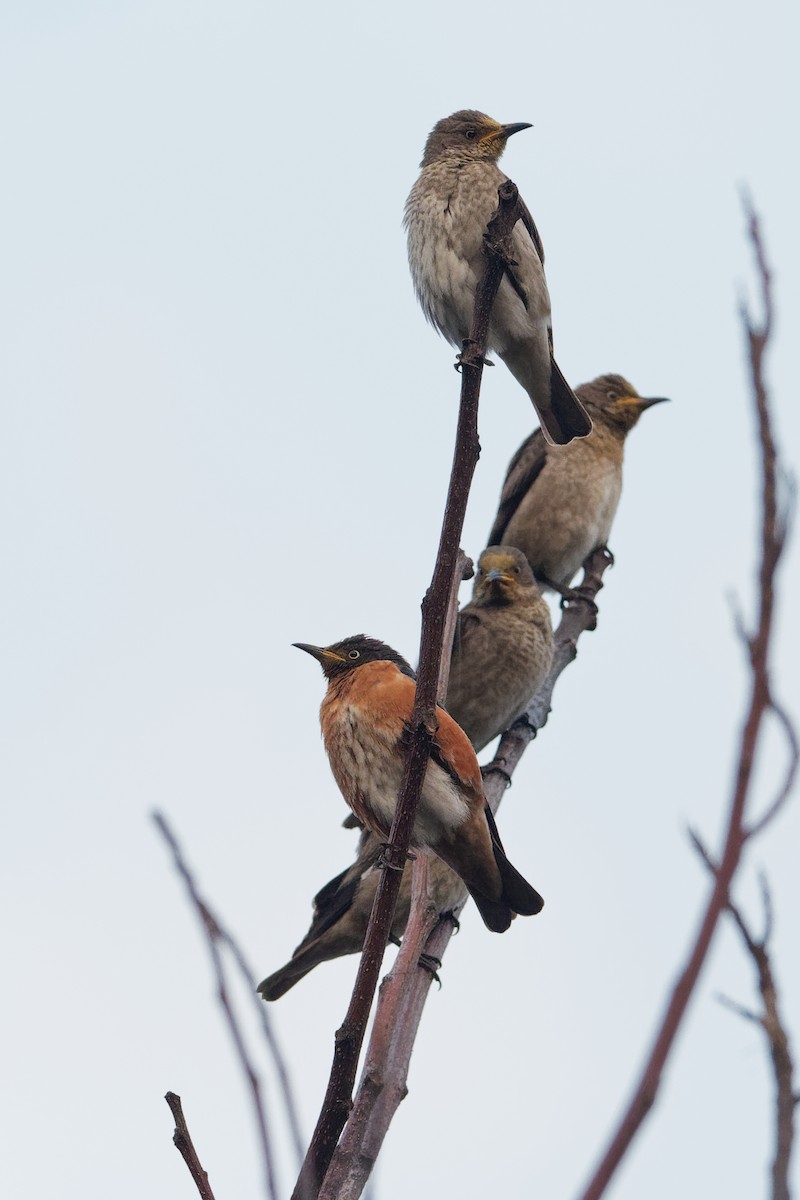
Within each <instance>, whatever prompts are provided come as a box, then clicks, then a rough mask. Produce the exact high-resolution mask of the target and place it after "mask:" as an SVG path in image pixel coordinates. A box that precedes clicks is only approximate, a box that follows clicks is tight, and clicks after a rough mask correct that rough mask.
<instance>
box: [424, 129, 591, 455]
mask: <svg viewBox="0 0 800 1200" xmlns="http://www.w3.org/2000/svg"><path fill="white" fill-rule="evenodd" d="M521 129H530V125H528V124H526V123H519V124H516V125H499V124H498V123H497V121H493V120H492V119H491V118H490V117H487V116H486V115H485V114H484V113H480V112H473V111H471V110H465V111H462V112H457V113H453V115H452V116H451V117H446V118H445V119H444V120H442V121H439V122H438V123H437V124H436V125H434V127H433V129H432V130H431V133H430V135H429V136H428V140H427V142H426V145H425V153H424V155H423V157H422V162H421V164H420V165H421V167H422V173H421V174H420V176H419V179H418V180H417V182H416V183H415V184H414V186H413V188H412V189H411V193H410V195H409V197H408V200H407V201H406V208H405V226H406V230H407V232H408V261H409V266H410V267H411V275H412V278H413V281H414V288H415V290H416V293H417V299H418V300H419V302H420V305H421V306H422V310H423V312H424V313H425V316H426V317H427V318H428V320H429V321H430V322H431V324H432V325H434V326H435V327H436V328H437V329H438V330H439V332H440V333H441V334H443V335H444V337H446V338H447V339H448V341H450V342H452V343H453V344H454V345H455V346H458V347H459V348H460V347H461V344H462V343H463V341H464V340H465V339H466V338H468V337H469V333H470V328H471V325H472V311H473V307H474V303H475V289H476V288H477V286H478V283H479V282H480V280H481V278H482V277H483V273H484V268H485V261H486V259H485V255H484V253H483V235H484V232H485V230H486V226H487V223H488V221H489V219H490V217H491V216H492V213H493V212H494V211H495V209H496V208H497V204H498V198H497V190H498V188H499V187H500V185H501V184H502V183H505V181H506V176H505V175H504V174H503V172H502V171H501V170H500V168H499V167H498V165H497V160H498V158H499V157H500V155H501V154H502V153H503V151H504V150H505V147H506V142H507V141H508V139H509V138H510V137H511V135H512V134H514V133H518V132H519V131H520V130H521ZM520 204H521V206H522V217H521V220H520V221H518V222H517V224H516V226H515V228H514V230H513V232H512V235H511V244H512V254H513V262H509V263H508V265H507V267H506V270H505V274H504V276H503V279H502V281H501V283H500V288H499V290H498V293H497V298H496V300H495V302H494V307H493V308H492V315H491V322H490V326H489V342H488V349H489V350H496V351H497V353H498V354H499V356H500V358H502V360H503V362H504V363H505V364H506V366H507V367H508V369H509V371H510V372H511V374H512V375H513V376H514V378H515V379H516V380H517V381H518V382H519V383H520V384H522V386H523V387H524V388H525V391H526V392H527V393H528V395H529V396H530V398H531V401H532V402H533V406H534V408H535V409H536V412H537V413H538V415H539V420H540V421H541V424H542V429H543V430H544V435H545V437H546V438H547V440H548V441H552V442H554V443H557V444H559V445H563V444H565V443H567V442H570V441H572V439H573V438H578V437H584V436H585V435H586V434H587V433H589V431H590V429H591V427H592V423H591V421H590V419H589V417H588V416H587V414H586V410H585V409H584V408H583V406H582V405H581V403H580V401H579V400H578V399H577V398H576V396H575V393H574V392H573V391H572V389H571V388H570V386H569V384H568V383H567V381H566V380H565V379H564V376H563V375H562V374H561V372H560V370H559V369H558V367H557V366H556V362H555V359H554V358H553V331H552V326H551V322H550V296H549V293H548V291H547V283H546V281H545V277H544V249H543V248H542V241H541V238H540V237H539V233H538V230H537V229H536V226H535V225H534V223H533V217H532V216H531V214H530V213H529V212H528V209H527V208H526V207H525V205H524V203H523V202H522V200H520Z"/></svg>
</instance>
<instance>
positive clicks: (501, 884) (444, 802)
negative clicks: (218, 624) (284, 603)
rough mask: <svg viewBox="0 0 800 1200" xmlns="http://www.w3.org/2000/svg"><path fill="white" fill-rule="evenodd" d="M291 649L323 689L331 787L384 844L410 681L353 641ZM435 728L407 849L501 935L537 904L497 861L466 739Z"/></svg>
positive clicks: (381, 649) (399, 771)
mask: <svg viewBox="0 0 800 1200" xmlns="http://www.w3.org/2000/svg"><path fill="white" fill-rule="evenodd" d="M295 644H296V645H297V648H298V649H299V650H305V651H306V653H308V654H311V655H312V656H313V657H314V658H316V659H317V661H318V662H319V664H320V666H321V667H322V671H323V674H324V675H325V678H326V679H327V680H328V690H327V692H326V694H325V698H324V700H323V701H322V706H321V708H320V723H321V725H322V738H323V741H324V743H325V749H326V751H327V753H328V760H329V762H330V765H331V770H332V771H333V775H334V778H335V779H336V782H337V783H338V785H339V788H340V790H341V792H342V795H343V796H344V798H345V800H346V801H347V803H348V804H349V805H350V807H351V809H352V810H353V812H354V813H355V815H356V816H357V817H358V819H359V820H360V821H361V822H362V824H364V825H365V826H366V827H367V828H368V829H371V830H372V832H373V833H375V834H377V835H378V837H382V838H384V839H386V837H387V836H388V834H389V831H390V828H391V824H392V819H393V817H394V813H395V807H396V804H397V796H398V793H399V791H400V785H401V782H402V777H403V768H404V764H405V751H404V744H403V743H404V733H405V730H406V725H407V722H408V721H409V720H410V717H411V711H412V708H413V705H414V695H415V691H416V684H415V682H414V672H413V671H412V670H411V667H410V666H409V665H408V663H407V662H406V661H405V659H404V658H402V657H401V656H400V655H399V654H398V653H397V652H396V651H395V650H392V649H391V647H390V646H387V645H386V644H385V643H384V642H379V641H376V640H375V639H374V638H368V637H364V636H363V635H357V636H356V637H350V638H346V639H345V640H344V641H341V642H336V643H335V644H334V645H332V646H324V647H323V646H310V645H307V644H305V643H301V642H298V643H295ZM436 718H437V721H438V729H437V731H436V734H435V736H434V739H433V747H432V750H431V757H430V760H429V762H428V765H427V768H426V771H425V777H424V779H423V784H422V794H421V796H420V800H419V805H418V808H417V812H416V817H415V822H414V828H413V830H412V835H411V840H412V844H413V845H415V846H419V847H422V848H428V849H430V850H433V852H434V853H435V854H438V856H439V858H441V859H442V860H443V861H444V862H445V863H446V864H447V866H448V867H450V868H451V869H452V870H453V871H455V872H456V874H457V875H460V876H461V878H462V879H463V881H464V883H465V885H466V887H467V888H468V890H469V893H470V895H471V896H472V898H473V900H474V901H475V903H476V904H477V906H478V911H479V912H480V914H481V917H482V918H483V921H484V924H485V925H486V926H487V927H488V928H489V929H491V930H493V931H494V932H496V933H502V932H503V931H504V930H505V929H508V926H509V925H510V924H511V920H512V918H513V916H514V913H520V914H523V915H530V914H532V913H537V912H539V911H540V910H541V908H542V905H543V904H544V901H543V900H542V898H541V896H540V895H539V893H538V892H537V891H536V890H535V889H534V888H532V887H531V885H530V884H529V883H528V882H527V881H526V880H525V879H523V877H522V875H520V873H519V872H518V871H517V870H515V868H514V867H512V865H511V863H510V862H509V861H508V859H507V858H506V855H505V851H504V850H503V847H502V844H501V842H500V838H499V835H498V833H497V828H496V826H495V824H494V818H493V817H492V815H491V812H490V811H489V809H488V807H487V805H486V801H485V798H484V794H483V780H482V777H481V770H480V767H479V766H478V760H477V758H476V757H475V751H474V750H473V749H472V746H471V745H470V742H469V739H468V737H467V735H466V734H465V733H464V731H463V730H462V729H460V728H459V726H458V725H457V724H456V722H455V721H454V720H453V718H452V717H451V716H450V715H449V713H447V712H445V710H444V709H443V708H439V707H437V709H436Z"/></svg>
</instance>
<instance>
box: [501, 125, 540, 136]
mask: <svg viewBox="0 0 800 1200" xmlns="http://www.w3.org/2000/svg"><path fill="white" fill-rule="evenodd" d="M523 129H533V126H532V125H531V123H530V121H517V122H516V123H515V124H513V125H501V126H500V133H499V135H498V136H499V137H502V138H510V137H511V135H512V134H514V133H522V131H523Z"/></svg>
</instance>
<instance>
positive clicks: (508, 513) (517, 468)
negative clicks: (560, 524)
mask: <svg viewBox="0 0 800 1200" xmlns="http://www.w3.org/2000/svg"><path fill="white" fill-rule="evenodd" d="M546 462H547V442H546V441H545V440H544V434H543V433H542V431H541V429H536V430H534V432H533V433H532V434H531V436H530V437H529V438H528V439H527V440H526V441H524V442H523V443H522V445H521V446H520V448H519V450H518V451H517V453H516V454H515V455H514V457H513V458H512V460H511V462H510V463H509V464H508V471H507V472H506V478H505V483H504V484H503V490H502V492H501V493H500V506H499V508H498V510H497V516H496V517H495V519H494V524H493V525H492V529H491V533H490V534H489V538H488V541H487V542H486V545H487V546H499V545H500V543H501V541H502V538H503V534H504V533H505V531H506V528H507V526H508V522H509V521H510V520H511V518H512V517H513V515H514V513H515V512H516V511H517V507H518V506H519V502H520V500H521V499H522V497H523V496H524V495H525V494H526V493H527V491H528V489H529V488H530V486H531V484H532V483H533V481H534V479H536V477H537V475H538V474H539V473H540V472H541V470H542V467H543V466H544V464H545V463H546Z"/></svg>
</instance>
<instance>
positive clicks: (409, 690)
mask: <svg viewBox="0 0 800 1200" xmlns="http://www.w3.org/2000/svg"><path fill="white" fill-rule="evenodd" d="M367 671H369V672H371V673H372V677H373V679H376V680H379V681H380V687H379V688H378V689H377V690H376V691H375V692H374V693H373V695H372V698H371V702H370V715H371V718H372V720H373V722H374V723H375V724H376V725H377V726H380V727H382V728H383V729H384V730H386V731H387V732H388V731H389V730H391V731H392V732H395V731H396V736H397V740H398V741H402V739H403V737H404V734H405V730H406V728H407V725H408V722H409V721H410V719H411V711H412V709H413V707H414V698H415V696H416V690H417V685H416V683H415V682H414V680H413V679H409V678H408V676H407V675H403V674H402V673H401V671H400V670H399V669H398V668H397V667H396V666H395V664H394V663H386V662H375V663H365V665H364V666H363V667H360V668H359V670H358V671H357V672H356V674H359V673H360V672H367ZM381 677H382V678H381ZM436 720H437V721H438V723H439V727H438V729H437V730H436V734H435V736H434V739H433V745H432V746H431V758H432V760H433V761H434V762H435V763H437V764H438V766H440V767H441V768H442V770H444V771H446V772H447V774H448V775H450V776H451V778H452V779H454V780H455V781H456V782H457V783H458V784H460V785H461V787H462V788H463V789H464V790H465V791H466V792H474V793H475V795H476V796H477V797H479V798H480V802H481V803H483V776H482V775H481V769H480V767H479V766H478V760H477V758H476V757H475V751H474V750H473V749H472V743H471V742H470V740H469V738H468V737H467V735H466V734H465V733H464V730H463V729H462V728H461V726H460V725H457V724H456V722H455V721H454V720H453V718H452V717H451V716H450V714H449V713H448V712H446V711H445V709H443V708H442V707H441V706H440V705H438V704H437V706H436Z"/></svg>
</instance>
